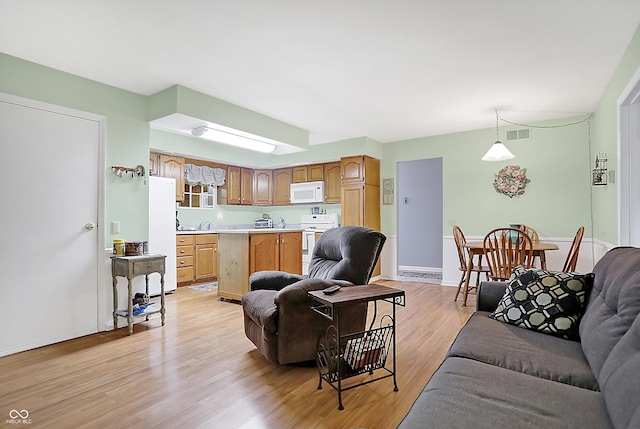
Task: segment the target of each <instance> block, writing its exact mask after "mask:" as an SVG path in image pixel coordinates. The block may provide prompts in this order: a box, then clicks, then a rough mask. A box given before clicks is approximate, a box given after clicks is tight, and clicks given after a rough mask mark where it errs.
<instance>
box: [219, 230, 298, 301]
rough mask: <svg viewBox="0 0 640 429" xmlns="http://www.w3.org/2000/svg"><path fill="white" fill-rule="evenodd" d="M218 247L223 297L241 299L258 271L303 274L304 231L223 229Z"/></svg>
mask: <svg viewBox="0 0 640 429" xmlns="http://www.w3.org/2000/svg"><path fill="white" fill-rule="evenodd" d="M218 249H219V252H218V253H219V254H218V262H219V267H220V270H219V273H218V296H219V297H220V299H230V300H240V298H241V297H242V295H243V294H244V293H246V292H248V291H249V276H250V275H251V274H252V273H254V272H256V271H262V270H279V271H286V272H289V273H292V274H301V273H302V232H301V231H287V232H278V230H269V231H261V232H248V231H234V230H229V231H219V232H218Z"/></svg>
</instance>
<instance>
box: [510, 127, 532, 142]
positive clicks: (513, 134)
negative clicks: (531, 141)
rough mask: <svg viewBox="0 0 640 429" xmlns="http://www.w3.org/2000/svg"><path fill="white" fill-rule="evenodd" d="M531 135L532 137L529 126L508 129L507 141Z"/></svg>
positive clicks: (522, 138) (526, 137)
mask: <svg viewBox="0 0 640 429" xmlns="http://www.w3.org/2000/svg"><path fill="white" fill-rule="evenodd" d="M529 137H531V132H530V130H529V128H523V129H521V130H511V131H507V141H510V140H524V139H528V138H529Z"/></svg>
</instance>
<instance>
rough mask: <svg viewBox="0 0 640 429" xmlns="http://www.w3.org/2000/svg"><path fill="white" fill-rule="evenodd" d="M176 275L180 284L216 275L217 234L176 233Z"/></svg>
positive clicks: (195, 281)
mask: <svg viewBox="0 0 640 429" xmlns="http://www.w3.org/2000/svg"><path fill="white" fill-rule="evenodd" d="M176 275H177V283H178V284H179V285H180V286H186V285H190V284H192V283H199V282H203V281H208V280H213V279H214V278H215V277H217V276H218V236H217V234H178V235H176Z"/></svg>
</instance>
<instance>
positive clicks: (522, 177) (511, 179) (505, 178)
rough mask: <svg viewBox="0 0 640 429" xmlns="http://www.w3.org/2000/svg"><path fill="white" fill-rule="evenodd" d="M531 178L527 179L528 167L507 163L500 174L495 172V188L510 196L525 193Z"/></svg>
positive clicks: (500, 192)
mask: <svg viewBox="0 0 640 429" xmlns="http://www.w3.org/2000/svg"><path fill="white" fill-rule="evenodd" d="M529 182H531V180H529V179H527V169H526V168H520V166H519V165H507V166H506V167H505V168H503V169H502V170H500V171H498V174H494V179H493V189H495V190H496V192H498V193H499V194H504V195H506V196H507V197H509V198H513V197H514V196H516V195H522V194H524V188H525V187H526V186H527V183H529Z"/></svg>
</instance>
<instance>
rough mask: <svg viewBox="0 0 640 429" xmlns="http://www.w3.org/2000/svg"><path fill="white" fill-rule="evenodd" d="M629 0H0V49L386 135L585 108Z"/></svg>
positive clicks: (98, 75) (629, 9) (120, 81)
mask: <svg viewBox="0 0 640 429" xmlns="http://www.w3.org/2000/svg"><path fill="white" fill-rule="evenodd" d="M639 23H640V1H639V0H517V1H516V0H422V1H420V0H380V1H376V0H342V1H340V0H233V1H232V0H82V1H81V0H0V51H1V52H4V53H7V54H10V55H14V56H17V57H20V58H24V59H27V60H30V61H33V62H36V63H40V64H44V65H47V66H50V67H53V68H56V69H60V70H64V71H67V72H70V73H73V74H76V75H79V76H83V77H87V78H89V79H93V80H96V81H99V82H103V83H106V84H109V85H113V86H116V87H119V88H123V89H127V90H129V91H133V92H135V93H139V94H145V95H150V94H154V93H156V92H158V91H160V90H162V89H165V88H167V87H169V86H171V85H174V84H180V85H183V86H185V87H188V88H191V89H194V90H196V91H200V92H202V93H205V94H208V95H211V96H213V97H216V98H219V99H222V100H225V101H228V102H231V103H233V104H236V105H239V106H242V107H244V108H247V109H251V110H254V111H256V112H259V113H262V114H265V115H267V116H270V117H273V118H276V119H279V120H281V121H284V122H287V123H289V124H292V125H295V126H298V127H301V128H304V129H306V130H309V132H310V142H311V143H312V144H317V143H327V142H332V141H337V140H341V139H348V138H354V137H362V136H367V137H370V138H373V139H375V140H377V141H380V142H383V143H386V142H390V141H398V140H403V139H410V138H417V137H425V136H431V135H439V134H445V133H451V132H457V131H464V130H471V129H480V128H492V127H493V126H494V125H495V114H494V109H496V108H497V109H499V110H500V114H501V116H503V117H504V118H505V119H508V120H512V121H519V122H532V121H536V120H542V119H551V118H557V117H566V116H569V115H573V114H580V113H586V112H591V111H593V110H594V109H595V107H596V105H597V103H598V101H599V100H600V97H601V96H602V94H603V91H604V89H605V87H606V85H607V83H608V82H609V80H610V78H611V76H612V73H613V71H614V70H615V68H616V66H617V64H618V62H619V60H620V58H621V56H622V54H623V53H624V51H625V49H626V47H627V45H628V43H629V41H630V40H631V37H632V36H633V34H634V31H635V30H636V28H637V27H638V24H639Z"/></svg>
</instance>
